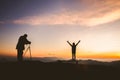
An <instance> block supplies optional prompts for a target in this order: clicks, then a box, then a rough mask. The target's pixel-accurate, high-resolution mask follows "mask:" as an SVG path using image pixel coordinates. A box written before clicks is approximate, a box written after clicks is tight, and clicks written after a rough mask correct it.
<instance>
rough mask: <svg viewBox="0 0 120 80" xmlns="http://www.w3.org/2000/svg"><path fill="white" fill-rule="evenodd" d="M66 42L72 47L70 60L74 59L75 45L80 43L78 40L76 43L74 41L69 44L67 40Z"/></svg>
mask: <svg viewBox="0 0 120 80" xmlns="http://www.w3.org/2000/svg"><path fill="white" fill-rule="evenodd" d="M67 43H68V44H69V45H70V46H71V47H72V60H76V46H77V45H78V44H79V43H80V40H79V41H78V43H77V44H75V43H74V42H73V43H72V44H71V43H70V42H69V41H67Z"/></svg>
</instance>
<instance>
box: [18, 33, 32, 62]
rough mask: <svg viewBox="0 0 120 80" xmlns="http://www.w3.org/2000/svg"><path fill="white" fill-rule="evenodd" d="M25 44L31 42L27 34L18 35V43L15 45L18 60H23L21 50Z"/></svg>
mask: <svg viewBox="0 0 120 80" xmlns="http://www.w3.org/2000/svg"><path fill="white" fill-rule="evenodd" d="M25 44H31V42H30V41H28V40H27V34H24V35H23V36H20V37H19V39H18V43H17V45H16V49H17V60H18V61H23V50H24V49H25Z"/></svg>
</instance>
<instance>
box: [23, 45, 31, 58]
mask: <svg viewBox="0 0 120 80" xmlns="http://www.w3.org/2000/svg"><path fill="white" fill-rule="evenodd" d="M28 50H29V53H30V60H32V55H31V48H30V44H29V46H28V48H27V49H26V51H25V53H24V56H25V54H26V53H27V51H28Z"/></svg>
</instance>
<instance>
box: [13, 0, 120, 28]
mask: <svg viewBox="0 0 120 80" xmlns="http://www.w3.org/2000/svg"><path fill="white" fill-rule="evenodd" d="M76 4H77V5H78V4H79V5H80V6H79V5H78V6H77V8H75V9H73V8H72V9H70V8H68V7H67V8H66V7H65V6H64V8H63V7H62V10H60V11H59V12H56V13H52V14H47V15H42V16H41V15H37V16H27V17H23V18H21V19H18V20H14V21H13V23H15V24H29V25H41V24H47V25H56V24H73V25H83V26H97V25H100V24H106V23H110V22H114V21H116V20H119V19H120V1H119V0H80V3H76ZM81 4H82V7H83V9H82V10H81Z"/></svg>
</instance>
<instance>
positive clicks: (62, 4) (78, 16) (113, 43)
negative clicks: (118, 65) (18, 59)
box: [0, 0, 120, 60]
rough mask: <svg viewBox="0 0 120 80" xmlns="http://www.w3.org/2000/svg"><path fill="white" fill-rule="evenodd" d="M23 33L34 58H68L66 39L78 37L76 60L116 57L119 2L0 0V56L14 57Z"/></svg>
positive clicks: (119, 49) (118, 53)
mask: <svg viewBox="0 0 120 80" xmlns="http://www.w3.org/2000/svg"><path fill="white" fill-rule="evenodd" d="M24 33H27V34H28V40H30V41H31V42H32V44H31V49H32V56H33V57H60V58H65V59H67V58H71V47H70V46H69V45H68V44H67V42H66V41H67V40H69V41H70V42H77V41H78V40H81V42H80V44H79V45H78V46H77V58H78V59H80V58H82V59H101V60H105V59H107V60H111V59H112V60H114V59H119V58H120V1H119V0H0V55H9V56H16V49H15V47H16V44H17V40H18V38H19V36H21V35H23V34H24ZM26 47H27V46H26ZM26 56H29V54H27V55H26Z"/></svg>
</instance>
